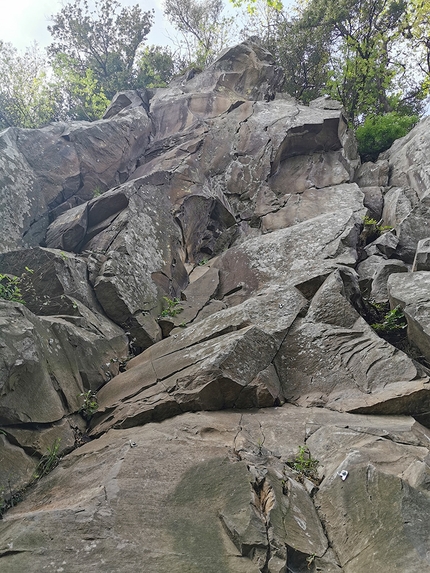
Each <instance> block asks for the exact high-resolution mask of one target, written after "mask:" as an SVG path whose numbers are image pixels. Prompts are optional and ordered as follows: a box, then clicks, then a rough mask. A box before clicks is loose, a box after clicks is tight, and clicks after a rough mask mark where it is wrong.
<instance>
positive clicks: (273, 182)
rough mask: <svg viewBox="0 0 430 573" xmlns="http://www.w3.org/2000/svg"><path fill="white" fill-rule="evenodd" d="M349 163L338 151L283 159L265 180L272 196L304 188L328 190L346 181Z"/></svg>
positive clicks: (348, 177) (296, 191) (301, 190)
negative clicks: (272, 192) (272, 193)
mask: <svg viewBox="0 0 430 573" xmlns="http://www.w3.org/2000/svg"><path fill="white" fill-rule="evenodd" d="M350 178H351V177H350V170H349V164H348V163H347V161H346V160H345V158H344V157H343V156H342V154H341V152H340V151H326V152H325V153H324V152H319V153H312V154H310V155H299V156H293V157H289V158H287V159H285V160H284V161H283V162H282V163H281V165H280V166H279V169H278V170H277V171H276V172H275V173H274V174H273V175H272V177H271V178H270V179H269V181H268V184H269V187H270V189H272V190H273V191H274V192H275V193H276V195H278V196H282V195H285V194H286V193H292V194H294V193H303V192H304V191H305V190H306V189H311V188H313V187H314V188H316V189H321V188H323V187H331V186H334V185H341V184H343V183H347V182H349V181H350Z"/></svg>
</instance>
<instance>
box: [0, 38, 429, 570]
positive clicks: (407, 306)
mask: <svg viewBox="0 0 430 573" xmlns="http://www.w3.org/2000/svg"><path fill="white" fill-rule="evenodd" d="M281 81H282V73H281V70H280V69H279V68H277V67H276V64H275V62H274V60H273V58H272V56H271V55H270V54H268V53H267V52H266V51H265V50H263V49H261V47H260V46H259V45H258V43H256V42H255V41H254V40H253V41H249V42H246V43H244V44H241V45H239V46H236V47H233V48H230V49H228V50H226V51H225V52H224V53H223V54H221V56H220V58H219V59H218V60H217V61H215V62H214V63H213V64H212V65H211V66H209V67H208V68H207V69H206V70H204V71H202V72H201V73H197V71H196V70H190V71H189V72H187V73H186V74H185V75H183V76H181V77H179V78H176V79H175V80H174V81H173V82H172V83H171V85H170V86H168V87H167V88H160V89H156V90H137V91H126V92H123V93H120V94H117V95H116V96H115V98H114V100H113V102H112V104H111V106H110V107H109V109H108V110H107V111H106V114H105V118H104V119H103V120H101V121H98V122H94V123H92V124H90V123H85V122H83V123H79V122H75V123H72V124H70V125H65V124H56V125H52V126H48V127H46V128H44V129H41V130H18V129H9V130H6V131H5V132H3V133H2V134H0V150H1V153H0V210H1V214H2V218H1V223H0V224H1V225H3V227H2V230H3V233H2V236H3V243H2V244H1V245H0V274H1V275H2V279H1V283H0V287H1V289H2V290H1V291H0V292H1V293H2V296H3V297H4V296H6V297H7V296H8V291H7V286H8V284H9V282H8V281H9V280H10V279H9V278H8V277H13V276H14V277H16V278H15V279H12V280H13V281H15V282H14V283H13V284H14V285H15V286H16V287H17V288H18V289H20V292H21V296H22V298H23V299H24V302H25V303H26V304H25V305H22V304H18V303H15V302H10V301H9V302H8V301H6V300H4V299H2V300H3V301H2V302H1V303H0V513H1V511H2V507H5V505H4V504H6V506H7V505H11V501H12V500H11V496H14V500H15V499H17V497H24V498H25V499H24V501H23V502H21V503H19V504H18V505H17V506H16V507H13V508H12V509H10V510H9V511H8V512H7V513H5V514H4V521H0V570H1V571H2V573H3V571H5V573H17V572H19V573H21V572H22V571H29V573H31V572H32V571H34V572H35V573H36V572H37V573H40V571H64V572H69V571H70V572H71V573H74V572H75V571H76V573H78V572H79V573H81V572H82V571H83V570H91V571H94V572H95V573H99V572H100V573H102V572H103V573H105V572H106V571H107V572H109V571H112V573H113V572H115V573H122V572H125V573H127V572H128V571H130V572H131V571H133V572H134V571H136V570H137V569H139V568H142V567H144V569H145V572H146V571H147V572H148V573H152V572H153V573H161V572H163V573H164V571H166V572H167V571H169V572H170V571H171V572H175V571H177V572H178V573H179V572H180V573H183V572H185V571H187V572H190V573H199V572H201V571H205V572H208V573H210V572H213V573H220V572H226V573H227V572H234V573H245V572H246V573H253V572H255V573H258V572H264V573H291V572H292V571H294V572H295V573H307V572H308V571H310V572H311V573H317V572H322V573H362V572H363V571H367V570H372V571H373V570H375V571H378V573H379V572H381V573H392V572H393V571H399V572H400V571H401V572H402V573H416V571H425V570H427V569H429V566H430V564H429V558H428V556H429V555H430V547H429V539H428V527H427V524H428V521H429V511H430V507H429V493H428V492H429V483H430V478H429V467H428V460H429V454H428V447H429V439H430V435H429V431H428V430H426V428H425V427H424V426H426V427H430V415H429V412H430V384H429V372H430V371H429V369H428V367H429V362H430V356H429V353H428V348H429V336H428V332H427V331H428V330H429V328H428V322H429V321H428V316H427V315H428V314H429V313H428V312H427V311H428V308H427V307H428V305H429V301H428V292H429V284H428V277H427V275H428V274H429V272H428V270H427V269H426V268H423V267H422V265H424V267H425V266H426V264H427V263H426V258H425V257H426V254H425V248H426V247H425V245H423V243H420V242H419V241H420V240H422V239H425V240H426V239H428V231H427V229H428V221H429V212H428V201H429V199H428V197H429V195H428V185H427V184H426V182H427V183H428V181H427V180H428V165H427V162H428V153H427V148H428V145H429V143H428V142H429V138H428V134H427V131H428V130H427V127H428V120H424V121H423V122H421V123H420V124H419V125H418V126H417V127H416V128H415V129H414V130H413V131H412V132H411V133H410V134H409V135H408V136H407V137H406V138H404V139H403V140H402V141H400V142H396V143H395V144H394V146H393V148H392V149H391V150H389V151H388V152H386V153H385V154H384V156H383V157H382V158H381V159H380V160H379V161H378V162H376V163H375V164H372V163H367V164H365V165H362V166H360V165H359V161H360V160H359V158H358V155H357V146H356V142H355V140H354V137H353V134H352V133H351V132H350V131H349V130H348V129H347V124H346V121H345V119H344V117H343V115H342V109H341V107H340V106H339V104H338V103H337V102H332V101H330V100H328V99H327V98H325V97H323V98H319V99H318V100H316V101H315V102H312V105H311V106H309V107H306V106H302V105H299V104H297V102H295V101H294V99H293V98H291V97H288V96H286V95H285V94H276V91H277V89H278V88H279V85H280V82H281ZM365 215H367V216H370V217H373V218H375V219H376V220H377V221H378V222H379V221H381V223H380V225H382V226H386V225H391V226H392V227H393V229H391V230H390V231H389V232H382V234H381V230H380V229H377V228H376V225H375V226H374V227H375V228H374V231H375V232H374V233H373V236H370V234H369V232H368V228H367V227H368V225H364V217H365ZM378 235H379V236H378ZM417 245H418V246H417ZM24 247H25V248H24ZM416 250H417V256H416V264H415V267H414V268H415V271H418V272H408V271H409V269H410V268H411V263H412V261H413V259H414V256H415V252H416ZM420 265H421V266H420ZM3 275H7V276H6V277H5V276H3ZM5 289H6V290H5ZM388 298H389V299H390V303H391V305H392V307H394V306H396V305H400V307H401V308H403V309H404V313H405V316H406V318H407V322H408V328H407V329H401V332H400V334H401V336H400V335H398V336H395V334H396V333H395V332H394V333H393V332H391V331H390V328H389V327H390V325H388V331H378V332H380V334H381V336H378V333H377V331H375V330H374V329H373V328H372V327H371V326H370V324H373V323H375V322H378V323H383V322H384V321H385V320H386V319H385V314H386V312H387V308H386V305H387V300H388ZM375 302H376V303H380V304H379V305H378V304H375ZM388 316H389V315H388ZM366 321H368V322H369V323H370V324H369V323H368V322H366ZM394 344H395V346H394ZM87 392H89V394H85V393H87ZM93 393H95V394H96V395H95V396H94V395H93ZM85 396H87V398H85ZM85 399H87V400H90V401H92V402H95V401H97V402H98V410H97V412H96V413H95V414H94V415H93V416H92V418H91V420H90V421H88V420H87V418H89V417H90V413H89V412H87V413H86V415H85V416H84V415H80V414H79V413H78V411H79V409H80V408H81V406H82V405H83V403H84V400H85ZM288 402H291V403H288ZM315 406H318V408H314V407H315ZM266 408H267V409H266ZM94 409H95V408H94ZM215 410H218V411H215ZM221 410H225V411H221ZM346 412H348V413H346ZM84 418H85V419H84ZM418 422H421V423H422V424H424V426H421V425H420V423H418ZM82 444H85V445H83V446H82ZM53 445H56V447H57V446H58V448H59V453H60V454H61V455H62V456H63V460H62V461H61V463H60V466H59V467H58V468H56V469H55V470H54V471H53V472H52V473H51V474H50V475H49V476H47V477H46V478H44V479H42V480H41V481H40V482H38V483H37V484H33V485H32V486H31V487H30V488H29V489H28V490H27V491H22V488H23V487H24V486H25V485H26V484H28V483H29V482H31V481H32V476H33V475H34V473H35V468H36V466H37V463H38V460H39V459H40V458H41V456H44V455H45V454H46V453H47V452H49V451H51V452H52V448H53ZM77 445H81V446H82V447H79V448H76V449H74V448H75V446H77ZM299 448H301V450H299ZM73 449H74V450H73ZM71 450H73V451H71ZM299 452H301V453H299ZM298 455H299V457H297V456H298ZM299 458H300V459H299ZM312 460H318V464H317V467H316V469H315V468H314V470H313V471H305V470H306V464H307V463H308V462H309V463H310V464H311V465H312ZM342 471H343V472H348V473H347V474H345V473H344V474H342V475H343V477H345V476H346V479H344V480H342V477H341V475H339V473H340V472H342ZM20 490H21V491H20Z"/></svg>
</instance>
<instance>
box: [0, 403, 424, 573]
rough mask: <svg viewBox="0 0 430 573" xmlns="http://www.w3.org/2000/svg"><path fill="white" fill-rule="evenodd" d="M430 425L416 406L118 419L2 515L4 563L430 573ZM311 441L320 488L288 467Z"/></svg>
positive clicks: (239, 572) (214, 571) (34, 567)
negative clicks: (123, 424)
mask: <svg viewBox="0 0 430 573" xmlns="http://www.w3.org/2000/svg"><path fill="white" fill-rule="evenodd" d="M429 437H430V436H429V433H428V431H427V430H426V429H425V428H423V427H422V426H420V425H419V424H417V423H416V422H415V421H414V420H413V419H411V418H408V417H399V416H381V417H379V416H373V417H372V419H371V420H369V417H368V416H361V415H351V414H340V413H335V412H329V411H327V410H325V411H324V410H322V409H302V408H297V407H295V406H292V405H285V406H283V407H282V408H277V409H270V410H260V411H257V412H249V413H247V412H235V411H228V412H212V413H208V412H200V413H197V414H183V415H182V416H181V417H178V418H175V419H172V420H166V421H164V422H161V423H157V424H147V425H146V426H144V427H134V428H129V429H124V430H111V431H110V432H108V433H107V434H105V435H104V436H103V437H101V438H99V439H98V440H95V441H93V442H91V443H89V444H86V445H85V446H83V447H81V448H79V449H78V450H76V451H75V452H73V453H72V454H70V455H68V456H67V457H66V458H65V459H64V460H63V461H62V462H61V464H60V466H59V467H58V468H56V469H55V470H54V471H53V472H52V473H51V474H50V475H49V476H48V477H47V478H46V479H44V480H42V481H41V482H40V483H38V484H37V485H36V487H35V488H34V489H33V491H32V492H31V493H30V494H29V495H28V496H27V499H26V500H25V501H24V502H23V503H21V504H19V505H18V506H17V507H15V508H14V509H12V510H10V511H9V512H8V513H7V514H6V515H5V516H4V520H3V522H0V551H1V555H2V557H1V561H2V568H3V570H4V571H6V572H7V573H18V572H19V571H23V570H25V571H29V573H33V572H34V573H36V572H38V571H42V570H44V568H48V567H51V568H56V569H58V568H62V569H64V570H65V571H70V573H78V572H79V571H82V570H83V569H85V568H90V569H91V570H92V571H102V570H106V567H107V568H108V570H111V571H122V572H132V571H135V569H136V564H137V563H141V562H144V563H145V571H147V572H148V573H159V572H160V571H167V570H168V571H172V572H173V571H175V572H176V571H177V572H178V573H179V572H183V571H192V570H196V571H202V570H205V571H208V572H211V573H219V571H223V572H229V573H230V572H231V573H245V572H246V573H251V572H255V573H258V571H261V570H265V571H267V572H269V573H281V572H285V571H288V569H292V570H295V571H303V572H305V571H308V570H310V571H314V572H315V571H318V570H319V571H323V572H324V573H342V572H344V573H356V572H357V573H358V572H361V571H363V570H365V569H366V567H373V568H376V569H377V570H378V572H381V573H391V572H392V571H393V570H395V569H396V568H398V566H399V564H400V566H401V571H402V573H415V572H416V571H421V570H422V571H424V570H425V569H426V568H428V567H429V560H428V552H429V540H428V535H427V534H426V524H427V522H428V519H429V517H430V516H429V511H430V507H429V496H428V478H429V466H428V447H427V444H428V439H429ZM306 440H307V447H308V448H309V449H310V454H311V456H312V459H314V460H316V461H318V462H319V465H318V468H317V469H318V476H319V479H318V480H315V484H317V483H318V482H319V481H320V480H322V481H321V483H320V484H319V486H316V485H315V484H314V483H312V482H311V481H310V480H309V479H308V478H307V477H306V476H305V475H304V474H303V473H302V471H303V466H300V464H298V465H296V466H295V467H296V468H297V469H293V468H291V467H289V466H288V465H287V463H290V464H291V465H293V464H292V462H293V460H294V459H295V458H296V456H297V454H298V447H299V446H300V445H303V444H304V443H305V441H306ZM342 471H344V472H347V478H346V479H345V480H342V478H341V477H340V475H339V474H340V472H342ZM357 499H358V500H359V503H357ZM137 523H138V524H139V527H138V530H137V529H136V524H137ZM65 536H66V542H65ZM394 539H395V540H396V542H395V544H394ZM65 543H66V545H65ZM387 548H390V550H389V551H387Z"/></svg>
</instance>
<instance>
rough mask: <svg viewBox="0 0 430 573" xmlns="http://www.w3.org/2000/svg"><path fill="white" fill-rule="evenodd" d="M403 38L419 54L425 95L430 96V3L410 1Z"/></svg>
mask: <svg viewBox="0 0 430 573" xmlns="http://www.w3.org/2000/svg"><path fill="white" fill-rule="evenodd" d="M403 36H404V37H405V38H406V39H407V40H408V44H409V47H411V48H412V49H413V50H415V51H417V52H418V54H419V58H418V66H419V69H420V71H421V72H423V74H424V78H423V82H422V88H423V92H424V95H429V94H430V1H429V0H409V1H408V10H407V19H406V22H405V26H404V29H403ZM409 55H410V52H409Z"/></svg>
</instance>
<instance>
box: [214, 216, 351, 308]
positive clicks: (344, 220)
mask: <svg viewBox="0 0 430 573" xmlns="http://www.w3.org/2000/svg"><path fill="white" fill-rule="evenodd" d="M359 221H360V218H359V217H358V216H357V215H356V214H354V213H353V212H352V211H351V210H349V209H343V210H339V211H338V212H336V213H329V214H327V215H320V216H318V217H315V218H313V219H310V220H308V221H304V222H303V223H299V224H297V225H294V226H293V227H289V228H286V229H279V230H277V231H274V232H272V233H268V234H266V235H263V236H262V237H256V238H251V239H249V240H247V241H244V242H243V243H242V244H240V245H238V246H237V247H233V248H231V249H229V250H228V251H227V252H226V253H225V254H224V255H223V256H222V257H221V258H220V260H219V262H217V263H216V266H217V267H218V268H219V269H220V295H219V296H220V297H222V296H226V295H227V294H228V293H231V292H232V291H234V290H236V291H237V296H240V297H241V298H242V300H244V299H246V298H248V297H249V296H250V295H251V294H252V293H256V292H258V290H259V289H262V288H263V286H264V285H290V286H295V285H300V284H302V283H305V282H306V281H311V280H312V279H315V278H317V277H320V276H322V275H325V276H327V274H329V273H330V272H331V271H332V270H334V269H336V268H337V267H338V266H339V265H344V264H345V265H350V266H352V265H354V264H355V261H356V257H357V254H356V250H355V247H356V244H357V239H358V230H359ZM239 289H240V290H239Z"/></svg>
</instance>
